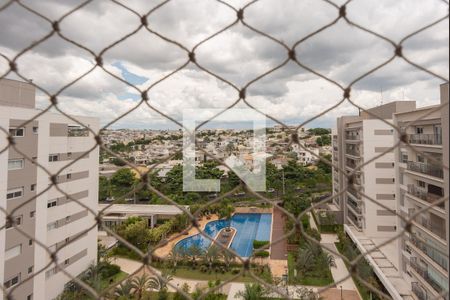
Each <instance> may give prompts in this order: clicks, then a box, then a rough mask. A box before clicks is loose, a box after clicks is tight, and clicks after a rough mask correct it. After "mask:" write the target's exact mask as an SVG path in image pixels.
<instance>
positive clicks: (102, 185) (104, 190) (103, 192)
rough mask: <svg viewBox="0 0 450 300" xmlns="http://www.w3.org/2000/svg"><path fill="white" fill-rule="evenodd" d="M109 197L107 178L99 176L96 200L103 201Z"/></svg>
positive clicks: (109, 187)
mask: <svg viewBox="0 0 450 300" xmlns="http://www.w3.org/2000/svg"><path fill="white" fill-rule="evenodd" d="M110 196H111V186H110V183H109V180H108V178H106V177H105V176H100V177H99V179H98V199H99V200H105V199H106V198H107V197H110Z"/></svg>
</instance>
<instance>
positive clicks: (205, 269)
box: [200, 265, 208, 273]
mask: <svg viewBox="0 0 450 300" xmlns="http://www.w3.org/2000/svg"><path fill="white" fill-rule="evenodd" d="M200 272H202V273H206V272H208V267H207V266H206V265H201V266H200Z"/></svg>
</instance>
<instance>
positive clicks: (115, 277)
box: [100, 271, 128, 290]
mask: <svg viewBox="0 0 450 300" xmlns="http://www.w3.org/2000/svg"><path fill="white" fill-rule="evenodd" d="M127 276H128V274H127V273H125V272H122V271H120V272H119V273H117V274H115V275H113V276H111V277H109V278H105V279H102V281H101V282H100V288H101V289H102V290H103V289H106V288H107V287H109V286H110V285H111V284H114V283H118V282H120V281H122V280H124V279H125V278H126V277H127ZM111 280H112V283H110V282H111Z"/></svg>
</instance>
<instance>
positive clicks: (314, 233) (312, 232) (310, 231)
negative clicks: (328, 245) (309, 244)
mask: <svg viewBox="0 0 450 300" xmlns="http://www.w3.org/2000/svg"><path fill="white" fill-rule="evenodd" d="M306 234H307V235H309V236H310V237H312V238H313V239H315V240H316V241H319V242H320V240H321V239H322V238H321V237H320V233H319V232H318V231H317V230H316V229H308V230H306Z"/></svg>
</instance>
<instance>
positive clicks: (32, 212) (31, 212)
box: [30, 210, 36, 218]
mask: <svg viewBox="0 0 450 300" xmlns="http://www.w3.org/2000/svg"><path fill="white" fill-rule="evenodd" d="M35 215H36V212H35V211H34V210H33V211H30V218H34V216H35Z"/></svg>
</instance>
